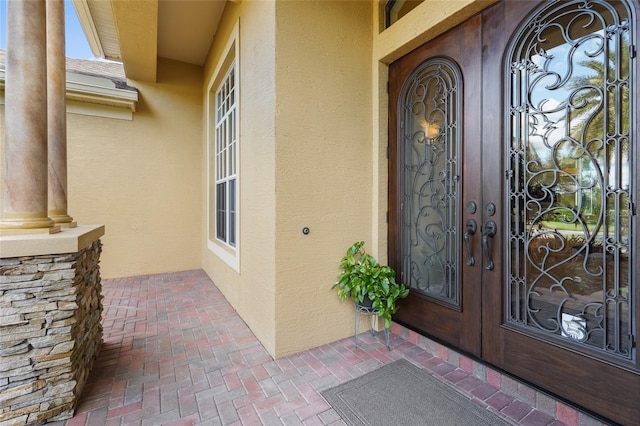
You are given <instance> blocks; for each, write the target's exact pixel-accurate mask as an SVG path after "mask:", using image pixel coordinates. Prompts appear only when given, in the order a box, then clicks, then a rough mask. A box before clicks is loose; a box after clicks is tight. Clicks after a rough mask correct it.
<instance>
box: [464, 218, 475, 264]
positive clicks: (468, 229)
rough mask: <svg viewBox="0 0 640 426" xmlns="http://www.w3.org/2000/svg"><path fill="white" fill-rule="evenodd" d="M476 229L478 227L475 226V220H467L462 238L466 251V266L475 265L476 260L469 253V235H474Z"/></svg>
mask: <svg viewBox="0 0 640 426" xmlns="http://www.w3.org/2000/svg"><path fill="white" fill-rule="evenodd" d="M477 228H478V225H477V224H476V221H475V220H473V219H469V220H467V224H466V225H465V231H464V234H463V238H464V246H465V247H466V249H467V265H468V266H473V265H475V263H476V260H475V259H474V257H473V253H472V252H471V245H470V244H469V235H473V234H475V233H476V230H477Z"/></svg>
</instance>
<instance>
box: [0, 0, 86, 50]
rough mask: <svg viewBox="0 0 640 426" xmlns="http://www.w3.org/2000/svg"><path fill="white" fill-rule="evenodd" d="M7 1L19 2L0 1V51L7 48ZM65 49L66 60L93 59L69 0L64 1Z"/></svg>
mask: <svg viewBox="0 0 640 426" xmlns="http://www.w3.org/2000/svg"><path fill="white" fill-rule="evenodd" d="M7 1H21V0H0V49H6V48H7ZM64 11H65V17H64V19H65V27H66V28H65V30H66V35H65V38H66V44H65V49H66V53H67V57H68V58H76V59H95V57H94V56H93V54H92V53H91V48H90V47H89V42H87V39H86V37H85V36H84V33H83V32H82V27H81V26H80V22H79V21H78V16H77V15H76V10H75V9H74V8H73V3H72V2H71V0H65V2H64Z"/></svg>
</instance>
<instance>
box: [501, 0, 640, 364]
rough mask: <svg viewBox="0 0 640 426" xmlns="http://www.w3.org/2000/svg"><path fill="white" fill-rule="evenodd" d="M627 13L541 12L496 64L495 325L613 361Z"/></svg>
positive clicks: (630, 306) (625, 145) (626, 227)
mask: <svg viewBox="0 0 640 426" xmlns="http://www.w3.org/2000/svg"><path fill="white" fill-rule="evenodd" d="M630 16H631V13H630V10H629V9H628V5H626V4H625V3H624V2H616V3H615V5H614V4H612V3H609V2H606V1H563V2H553V3H551V4H548V5H545V6H543V8H542V9H540V10H539V11H538V12H537V13H536V14H535V17H534V18H533V19H532V20H531V21H530V22H529V23H528V24H527V25H525V26H524V27H523V30H522V31H521V32H520V33H519V34H518V35H517V36H516V37H515V39H514V41H513V43H512V45H511V49H510V51H509V56H508V63H507V64H506V67H505V73H506V75H508V76H509V81H508V89H507V91H508V98H507V99H508V102H509V104H508V109H507V114H508V119H507V123H509V124H508V131H507V135H509V137H510V146H508V148H507V149H506V156H505V161H506V164H508V165H509V170H508V171H507V178H508V183H509V184H508V191H507V194H506V197H505V202H506V203H507V205H508V206H509V209H507V210H508V214H509V218H508V220H507V222H508V226H509V230H508V232H507V235H508V236H509V237H508V238H509V249H508V250H507V257H508V262H507V264H508V282H507V284H506V295H507V314H506V321H507V322H508V323H510V324H513V325H515V326H517V327H521V328H523V329H525V330H528V331H530V332H532V333H543V334H544V335H546V336H549V337H550V338H552V339H556V340H557V341H559V342H564V344H568V345H573V346H574V347H577V348H582V349H581V350H585V351H597V352H600V353H603V354H606V355H611V356H613V357H615V358H618V359H622V360H632V359H633V357H634V345H633V342H634V341H635V335H636V334H637V329H636V327H637V325H635V324H634V321H633V320H632V319H633V317H634V314H633V310H634V309H636V306H635V305H634V303H631V300H632V298H631V295H632V294H635V292H637V289H635V288H633V286H634V285H635V283H634V281H633V279H632V272H631V268H630V267H629V265H630V262H631V261H632V260H633V258H634V256H636V253H635V245H634V244H633V241H634V237H633V235H635V233H634V232H632V229H633V228H634V226H635V216H634V206H635V201H634V198H635V194H636V193H637V188H633V187H632V183H633V182H634V181H635V178H634V173H635V170H636V167H635V162H634V157H633V156H632V155H631V152H632V151H633V150H634V149H636V148H635V147H634V146H632V145H633V144H634V141H632V140H631V128H632V121H631V120H633V117H632V114H631V111H634V104H632V99H631V96H630V94H632V93H635V92H634V90H635V88H634V87H633V86H634V85H635V84H637V83H636V82H635V81H634V80H633V79H632V78H631V76H632V75H634V73H633V66H635V61H634V58H632V57H631V55H630V52H632V48H631V46H630V40H632V38H631V36H632V34H633V32H632V31H634V29H632V26H631V23H630V19H629V17H630Z"/></svg>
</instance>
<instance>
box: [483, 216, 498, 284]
mask: <svg viewBox="0 0 640 426" xmlns="http://www.w3.org/2000/svg"><path fill="white" fill-rule="evenodd" d="M496 230H497V226H496V223H495V222H494V221H493V220H490V221H488V222H487V223H486V224H485V225H484V231H483V232H482V252H483V253H484V259H485V265H484V269H486V270H487V271H491V270H493V266H494V265H493V260H491V253H490V252H489V238H493V237H494V235H496Z"/></svg>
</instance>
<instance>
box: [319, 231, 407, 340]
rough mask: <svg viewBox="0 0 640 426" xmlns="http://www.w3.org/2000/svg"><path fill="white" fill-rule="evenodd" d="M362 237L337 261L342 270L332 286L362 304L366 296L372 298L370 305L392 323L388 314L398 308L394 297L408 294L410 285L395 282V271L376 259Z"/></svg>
mask: <svg viewBox="0 0 640 426" xmlns="http://www.w3.org/2000/svg"><path fill="white" fill-rule="evenodd" d="M363 246H364V241H359V242H356V243H354V244H353V245H352V246H351V247H349V248H348V249H347V253H346V254H345V255H344V257H343V258H342V260H341V261H340V269H342V272H341V273H340V275H338V281H336V283H335V284H333V286H332V287H331V288H332V289H337V291H338V297H339V298H340V300H342V301H344V300H345V299H347V298H350V299H352V300H353V301H354V302H355V303H357V304H359V305H361V304H362V303H363V302H364V300H365V296H367V297H368V298H369V299H371V302H372V309H373V310H374V311H376V312H377V314H378V316H380V317H381V318H384V320H385V327H386V328H389V326H391V316H392V315H393V314H395V313H396V312H397V310H398V304H397V300H398V299H400V298H403V297H407V295H408V294H409V289H407V288H406V287H405V286H404V285H403V284H400V283H396V273H395V271H394V270H393V269H391V268H390V267H388V266H386V265H380V264H379V263H378V261H376V259H375V258H374V257H373V256H371V255H370V254H368V253H367V252H366V251H365V250H364V249H363V248H362V247H363Z"/></svg>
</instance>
